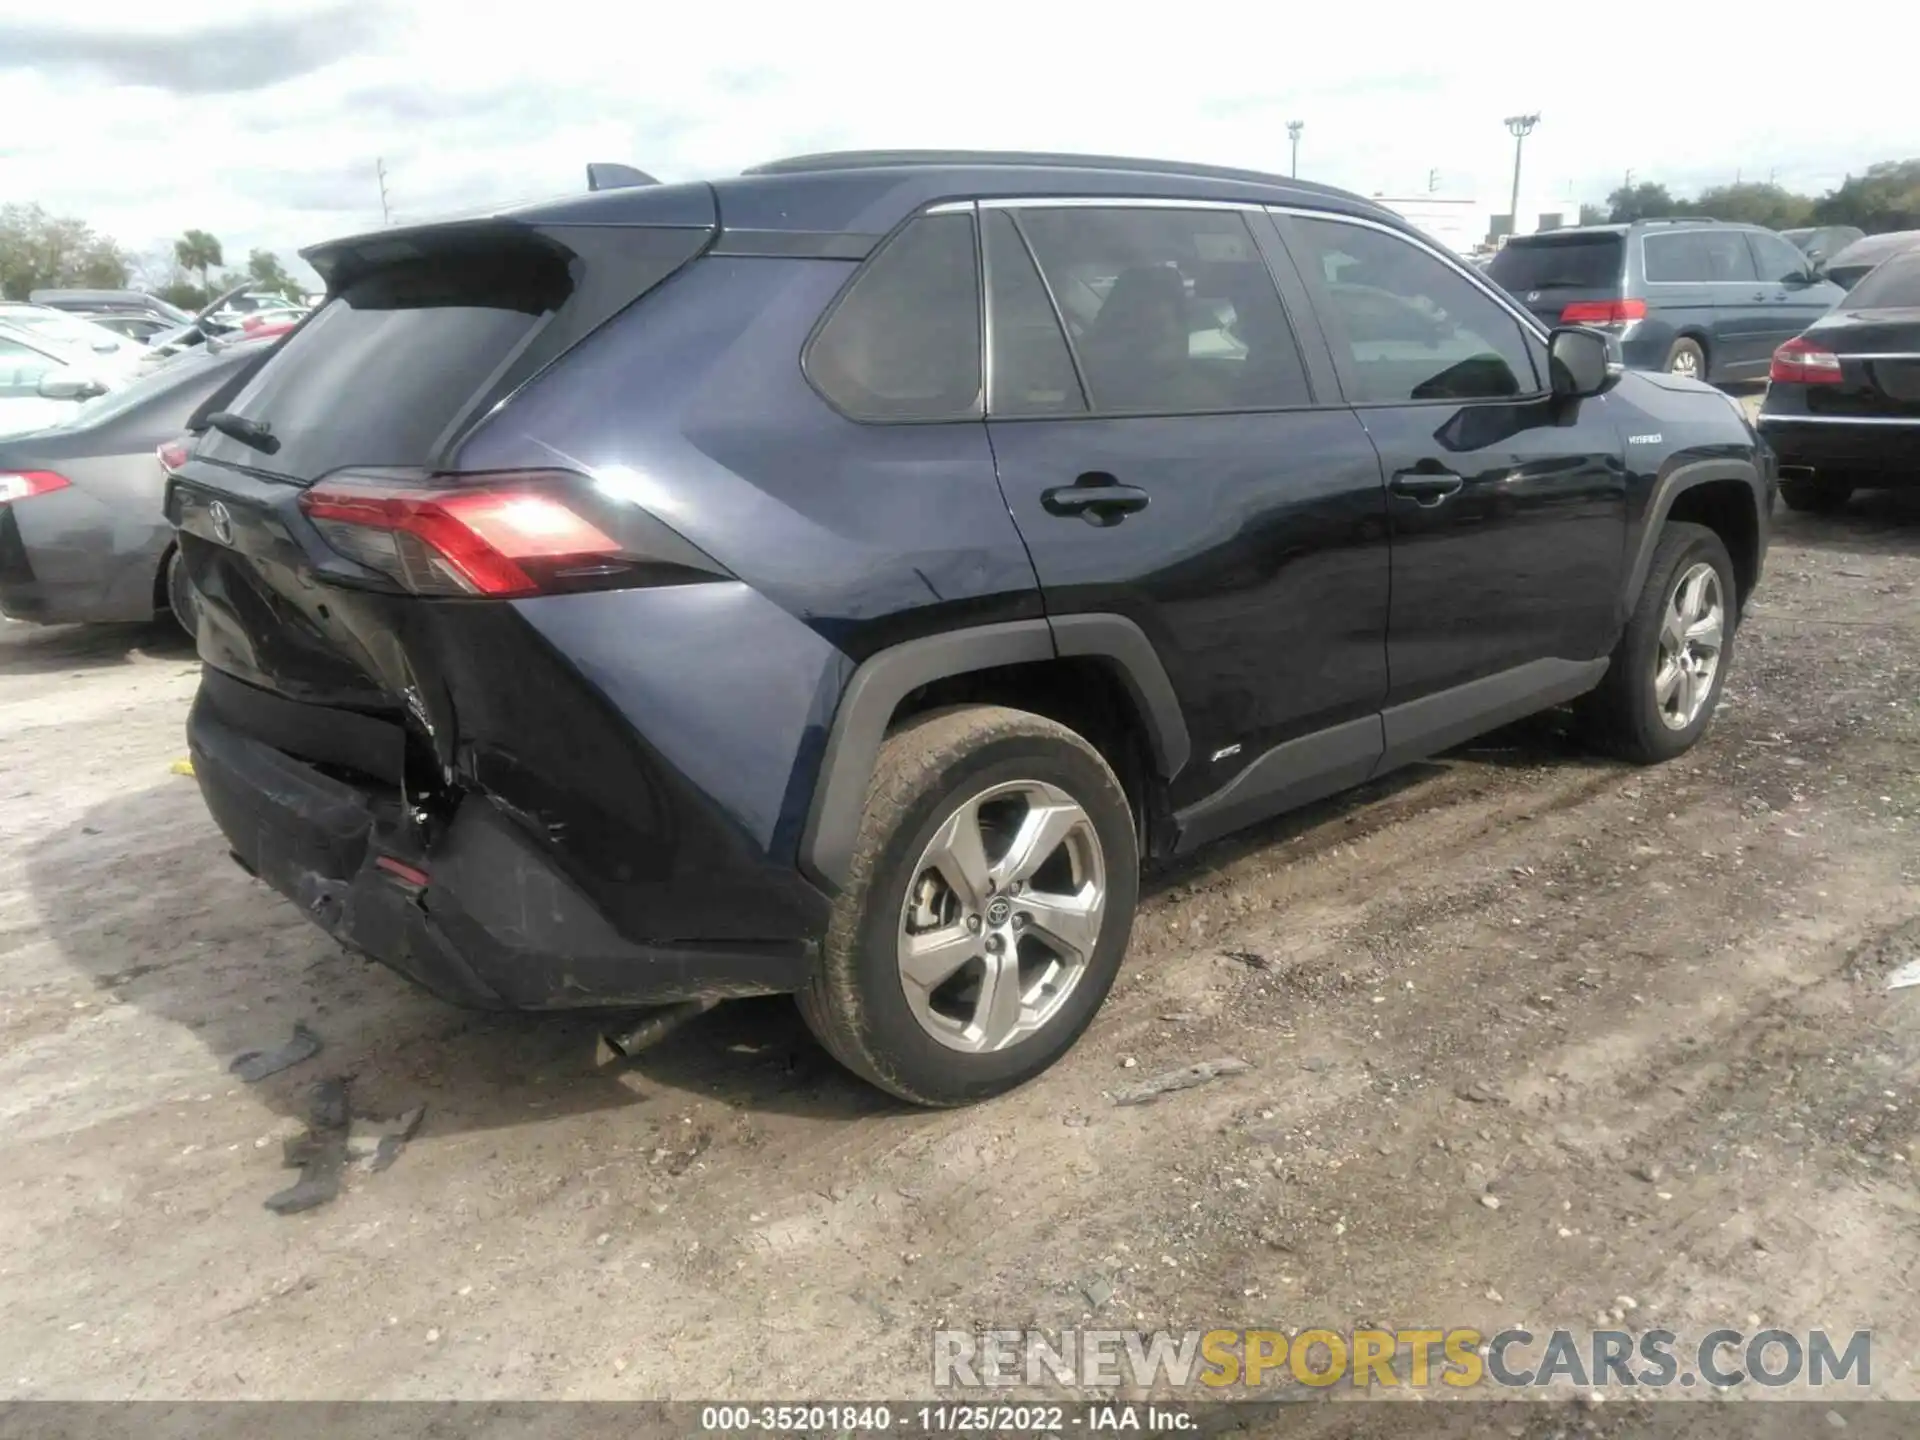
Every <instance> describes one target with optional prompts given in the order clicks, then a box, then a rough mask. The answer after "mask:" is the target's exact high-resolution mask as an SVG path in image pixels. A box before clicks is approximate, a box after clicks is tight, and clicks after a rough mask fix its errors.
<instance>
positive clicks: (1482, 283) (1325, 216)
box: [1261, 205, 1552, 400]
mask: <svg viewBox="0 0 1920 1440" xmlns="http://www.w3.org/2000/svg"><path fill="white" fill-rule="evenodd" d="M1261 208H1263V209H1265V210H1266V212H1267V213H1268V214H1270V215H1291V216H1294V217H1295V218H1297V219H1301V220H1330V221H1332V222H1333V223H1334V224H1336V225H1356V226H1358V227H1360V228H1361V229H1363V230H1378V231H1379V232H1380V233H1381V234H1383V235H1391V236H1393V237H1394V238H1395V239H1396V240H1404V241H1406V242H1407V243H1408V244H1409V245H1412V246H1413V247H1415V248H1416V249H1419V250H1424V251H1426V252H1427V254H1429V255H1431V256H1432V257H1433V258H1434V259H1436V260H1438V261H1439V262H1440V263H1441V264H1442V265H1445V266H1446V267H1447V268H1448V269H1450V270H1452V271H1453V272H1454V273H1455V274H1456V275H1459V276H1461V277H1463V278H1464V279H1465V280H1466V281H1467V282H1468V283H1469V284H1470V285H1472V286H1473V287H1474V288H1475V289H1476V290H1478V291H1479V292H1480V293H1481V294H1482V295H1485V296H1486V297H1487V298H1488V299H1489V300H1491V301H1493V303H1494V304H1495V305H1497V306H1498V307H1499V308H1500V309H1502V310H1504V311H1506V312H1507V314H1509V315H1511V316H1512V317H1513V318H1514V319H1515V320H1517V321H1519V322H1520V328H1521V329H1523V330H1525V331H1526V332H1527V333H1528V334H1530V335H1532V336H1533V337H1534V338H1535V339H1537V340H1539V341H1540V342H1541V343H1542V344H1543V345H1544V344H1545V343H1546V340H1547V333H1548V332H1547V329H1546V327H1545V326H1543V325H1542V324H1541V323H1540V321H1539V320H1538V319H1536V318H1535V317H1534V316H1532V315H1530V314H1528V313H1527V311H1526V310H1524V309H1522V308H1521V307H1520V306H1519V305H1518V304H1516V303H1515V302H1514V300H1513V299H1512V298H1511V297H1509V296H1508V295H1506V294H1505V293H1504V292H1502V291H1501V290H1500V289H1499V288H1498V287H1497V286H1495V285H1494V284H1492V282H1490V281H1488V280H1486V279H1485V278H1484V277H1482V276H1481V275H1479V274H1478V273H1476V272H1475V270H1474V269H1473V267H1472V266H1471V265H1464V264H1462V263H1461V262H1460V258H1459V257H1458V256H1456V255H1453V254H1451V253H1449V252H1448V251H1447V250H1446V249H1445V248H1443V247H1442V246H1440V245H1438V244H1436V243H1434V242H1433V241H1431V240H1428V239H1427V238H1426V236H1424V235H1421V234H1418V233H1417V232H1416V233H1413V234H1409V233H1408V232H1407V231H1405V230H1402V229H1399V228H1398V227H1397V226H1393V225H1383V224H1382V223H1381V222H1380V221H1378V220H1369V219H1366V218H1365V217H1363V216H1360V215H1343V214H1341V213H1340V212H1339V211H1337V210H1309V209H1307V208H1306V207H1304V206H1299V205H1267V206H1263V207H1261ZM1551 389H1552V387H1551V386H1548V387H1547V388H1546V389H1542V390H1536V391H1534V392H1533V393H1534V395H1536V396H1537V395H1544V394H1547V393H1548V392H1549V391H1550V390H1551ZM1503 398H1508V399H1511V400H1524V399H1529V398H1532V397H1530V396H1525V395H1516V396H1511V397H1503Z"/></svg>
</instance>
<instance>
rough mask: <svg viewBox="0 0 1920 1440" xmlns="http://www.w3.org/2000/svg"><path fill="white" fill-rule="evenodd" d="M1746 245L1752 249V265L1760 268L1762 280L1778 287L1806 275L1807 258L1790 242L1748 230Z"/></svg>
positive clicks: (1776, 236)
mask: <svg viewBox="0 0 1920 1440" xmlns="http://www.w3.org/2000/svg"><path fill="white" fill-rule="evenodd" d="M1747 243H1748V244H1749V245H1751V246H1752V247H1753V263H1754V264H1755V265H1757V266H1759V267H1760V278H1761V279H1762V280H1771V281H1772V282H1773V283H1774V284H1776V285H1778V284H1782V283H1784V282H1785V281H1788V280H1798V279H1800V278H1801V277H1802V276H1804V275H1805V274H1806V273H1807V257H1806V256H1805V255H1804V254H1803V253H1802V252H1801V250H1800V248H1799V247H1798V246H1797V245H1795V244H1793V243H1792V242H1791V241H1789V240H1786V239H1783V238H1782V237H1780V236H1778V235H1761V234H1759V233H1757V232H1756V231H1752V230H1749V231H1748V232H1747Z"/></svg>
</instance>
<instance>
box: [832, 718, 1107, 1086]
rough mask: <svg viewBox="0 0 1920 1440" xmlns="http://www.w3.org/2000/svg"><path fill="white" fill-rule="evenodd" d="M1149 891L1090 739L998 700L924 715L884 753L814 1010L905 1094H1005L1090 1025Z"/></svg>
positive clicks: (849, 1059) (865, 1068) (842, 1045)
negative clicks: (1143, 890)
mask: <svg viewBox="0 0 1920 1440" xmlns="http://www.w3.org/2000/svg"><path fill="white" fill-rule="evenodd" d="M1055 837H1058V838H1055ZM1023 842H1024V843H1023ZM950 875H951V876H952V877H953V878H952V879H951V880H950V879H949V878H948V877H949V876H950ZM1139 890H1140V870H1139V853H1138V849H1137V847H1136V843H1135V827H1134V821H1133V814H1132V811H1131V810H1130V809H1129V807H1128V804H1127V798H1126V794H1125V792H1124V791H1123V790H1122V789H1121V787H1120V782H1119V781H1118V780H1117V779H1116V778H1115V777H1114V774H1113V771H1112V770H1111V769H1110V768H1109V767H1108V765H1107V763H1106V761H1105V760H1103V759H1102V758H1101V757H1100V754H1099V752H1097V751H1096V750H1095V749H1094V748H1093V747H1092V746H1091V745H1089V744H1088V743H1087V742H1086V741H1085V740H1084V739H1082V738H1081V737H1080V736H1079V735H1076V734H1075V733H1074V732H1073V731H1071V730H1069V729H1067V728H1066V727H1065V726H1063V725H1059V724H1056V723H1055V722H1053V721H1051V720H1048V719H1046V718H1044V717H1042V716H1039V715H1032V714H1028V713H1027V712H1025V711H1021V710H1010V709H1005V708H1002V707H999V706H969V707H966V708H963V709H955V710H944V711H936V712H934V713H931V714H928V715H923V716H920V717H918V718H916V719H914V720H912V721H909V722H908V723H907V724H906V725H905V726H903V727H902V728H901V729H900V730H899V731H897V732H896V733H895V734H893V735H892V736H890V737H889V738H888V740H887V742H886V744H885V745H884V746H883V747H882V749H881V751H880V758H879V761H878V763H877V764H876V765H875V767H874V776H873V781H872V783H871V785H870V786H869V787H868V790H867V800H866V809H865V812H864V814H863V815H862V817H861V821H860V830H859V834H858V837H857V839H856V841H855V848H854V857H853V870H852V874H851V876H850V878H849V880H848V883H847V885H846V888H845V889H844V890H843V891H842V892H841V894H840V896H839V897H838V899H837V900H836V901H835V903H834V907H833V914H832V918H831V921H830V923H829V926H828V930H827V939H826V944H825V946H824V947H823V949H822V954H821V958H820V961H819V963H818V965H817V966H816V968H815V971H814V974H813V977H812V979H811V981H810V983H809V984H808V986H807V988H806V989H804V990H802V991H801V992H800V994H799V997H798V999H799V1004H800V1013H801V1014H802V1015H803V1016H804V1017H805V1018H806V1022H807V1025H808V1028H810V1029H811V1030H812V1031H813V1033H814V1034H815V1035H816V1036H817V1037H818V1038H819V1040H820V1042H821V1044H822V1045H824V1046H825V1047H826V1048H827V1050H828V1051H829V1052H831V1053H832V1055H833V1056H834V1058H835V1059H837V1060H839V1061H840V1063H841V1064H843V1065H845V1066H846V1067H847V1068H848V1069H849V1070H852V1071H853V1072H854V1073H855V1074H857V1075H859V1076H861V1077H863V1078H864V1079H866V1080H869V1081H871V1082H872V1083H873V1084H875V1085H878V1086H879V1087H880V1088H881V1089H883V1090H887V1091H889V1092H891V1093H892V1094H894V1095H897V1096H899V1097H900V1098H902V1099H904V1100H910V1101H913V1102H914V1103H916V1104H920V1105H964V1104H967V1103H969V1102H972V1101H976V1100H983V1099H986V1098H987V1097H989V1096H992V1095H997V1094H1000V1093H1001V1092H1002V1091H1006V1090H1011V1089H1012V1088H1014V1087H1015V1086H1016V1085H1020V1084H1022V1083H1024V1082H1025V1081H1027V1080H1030V1079H1032V1078H1033V1077H1034V1076H1035V1075H1038V1074H1039V1073H1040V1072H1041V1071H1043V1070H1045V1069H1046V1068H1047V1067H1048V1066H1050V1065H1052V1064H1053V1063H1054V1062H1055V1061H1056V1060H1058V1059H1059V1058H1060V1057H1061V1056H1062V1055H1064V1054H1065V1053H1066V1052H1067V1050H1068V1049H1070V1048H1071V1047H1072V1046H1073V1044H1074V1042H1075V1041H1076V1040H1078V1039H1079V1038H1080V1036H1081V1034H1082V1032H1084V1031H1085V1030H1086V1028H1087V1026H1088V1025H1089V1024H1090V1023H1091V1022H1092V1020H1093V1016H1094V1012H1095V1011H1097V1010H1098V1009H1099V1008H1100V1004H1101V1002H1102V1001H1103V1000H1105V999H1106V996H1107V991H1108V990H1109V989H1111V988H1112V986H1113V980H1114V977H1115V975H1117V974H1118V973H1119V969H1120V961H1121V958H1122V957H1123V956H1124V955H1125V953H1126V948H1127V941H1128V938H1129V936H1130V934H1131V932H1132V928H1133V912H1134V907H1135V905H1136V903H1137V902H1138V899H1139ZM1089 915H1091V919H1089ZM1055 931H1057V932H1058V934H1059V935H1061V936H1065V937H1067V938H1066V939H1065V940H1060V939H1056V938H1054V935H1053V932H1055ZM921 956H924V957H925V959H921V958H920V957H921ZM962 956H963V957H964V958H959V959H957V960H956V958H955V957H962ZM948 965H953V966H955V968H953V969H951V971H949V970H948V969H947V966H948ZM916 970H917V971H919V974H918V975H917V976H916V977H914V978H909V977H910V972H912V971H916ZM936 977H944V978H936ZM1009 986H1010V987H1011V988H1008V987H1009ZM996 1001H998V1002H999V1003H995V1002H996Z"/></svg>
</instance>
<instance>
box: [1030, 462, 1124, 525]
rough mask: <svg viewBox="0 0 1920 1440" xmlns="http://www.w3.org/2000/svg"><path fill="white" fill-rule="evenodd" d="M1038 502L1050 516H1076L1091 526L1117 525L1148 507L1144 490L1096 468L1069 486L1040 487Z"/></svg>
mask: <svg viewBox="0 0 1920 1440" xmlns="http://www.w3.org/2000/svg"><path fill="white" fill-rule="evenodd" d="M1040 504H1041V505H1042V506H1043V507H1044V508H1045V510H1046V512H1047V513H1048V514H1049V515H1061V516H1067V515H1078V516H1079V517H1080V518H1081V519H1083V520H1086V521H1088V522H1089V523H1091V524H1094V525H1117V524H1119V523H1120V521H1122V520H1124V519H1125V518H1126V517H1127V516H1129V515H1131V514H1133V513H1134V511H1136V510H1144V509H1146V508H1147V492H1146V491H1144V490H1142V489H1141V488H1140V487H1139V486H1137V485H1122V484H1121V483H1120V482H1119V481H1117V480H1115V479H1114V478H1113V477H1112V476H1111V475H1108V474H1104V473H1103V472H1101V471H1098V470H1095V471H1089V472H1088V473H1087V474H1085V475H1082V476H1081V477H1080V478H1079V479H1078V480H1075V481H1074V482H1073V484H1071V485H1056V486H1055V487H1054V488H1053V489H1051V490H1042V491H1041V492H1040Z"/></svg>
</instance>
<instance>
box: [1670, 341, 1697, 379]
mask: <svg viewBox="0 0 1920 1440" xmlns="http://www.w3.org/2000/svg"><path fill="white" fill-rule="evenodd" d="M1665 369H1666V371H1667V373H1668V374H1670V375H1685V376H1688V377H1689V378H1691V379H1694V380H1704V379H1706V378H1707V351H1706V347H1705V346H1703V345H1702V344H1701V343H1700V342H1699V341H1698V340H1695V339H1692V338H1691V337H1689V336H1686V335H1682V336H1681V337H1680V338H1679V339H1678V340H1676V341H1674V342H1673V347H1672V348H1671V349H1669V350H1668V351H1667V363H1666V366H1665Z"/></svg>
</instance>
